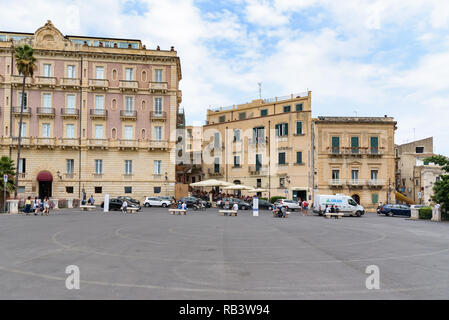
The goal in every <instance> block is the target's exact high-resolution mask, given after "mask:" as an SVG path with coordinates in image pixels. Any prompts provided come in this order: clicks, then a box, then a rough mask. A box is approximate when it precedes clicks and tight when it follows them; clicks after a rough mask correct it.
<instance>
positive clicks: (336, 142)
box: [332, 137, 340, 148]
mask: <svg viewBox="0 0 449 320" xmlns="http://www.w3.org/2000/svg"><path fill="white" fill-rule="evenodd" d="M332 148H340V137H332Z"/></svg>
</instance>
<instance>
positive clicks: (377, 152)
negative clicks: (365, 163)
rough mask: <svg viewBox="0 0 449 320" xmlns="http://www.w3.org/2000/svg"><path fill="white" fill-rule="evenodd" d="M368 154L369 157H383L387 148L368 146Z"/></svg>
mask: <svg viewBox="0 0 449 320" xmlns="http://www.w3.org/2000/svg"><path fill="white" fill-rule="evenodd" d="M366 154H367V155H368V157H381V156H383V155H384V154H385V150H384V149H381V148H368V149H367V150H366Z"/></svg>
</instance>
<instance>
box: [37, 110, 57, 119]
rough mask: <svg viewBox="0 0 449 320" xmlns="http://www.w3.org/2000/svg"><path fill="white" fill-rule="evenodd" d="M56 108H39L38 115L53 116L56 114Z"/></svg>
mask: <svg viewBox="0 0 449 320" xmlns="http://www.w3.org/2000/svg"><path fill="white" fill-rule="evenodd" d="M55 113H56V112H55V108H37V115H38V116H39V117H51V118H53V117H54V116H55Z"/></svg>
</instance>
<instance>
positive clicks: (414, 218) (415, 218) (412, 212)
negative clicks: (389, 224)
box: [410, 208, 419, 220]
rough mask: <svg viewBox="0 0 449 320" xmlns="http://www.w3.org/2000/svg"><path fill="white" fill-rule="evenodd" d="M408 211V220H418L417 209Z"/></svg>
mask: <svg viewBox="0 0 449 320" xmlns="http://www.w3.org/2000/svg"><path fill="white" fill-rule="evenodd" d="M410 210H411V215H410V219H412V220H418V219H419V209H418V208H411V209H410Z"/></svg>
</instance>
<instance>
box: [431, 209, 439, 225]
mask: <svg viewBox="0 0 449 320" xmlns="http://www.w3.org/2000/svg"><path fill="white" fill-rule="evenodd" d="M432 221H438V222H439V221H441V208H435V207H433V208H432Z"/></svg>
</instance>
